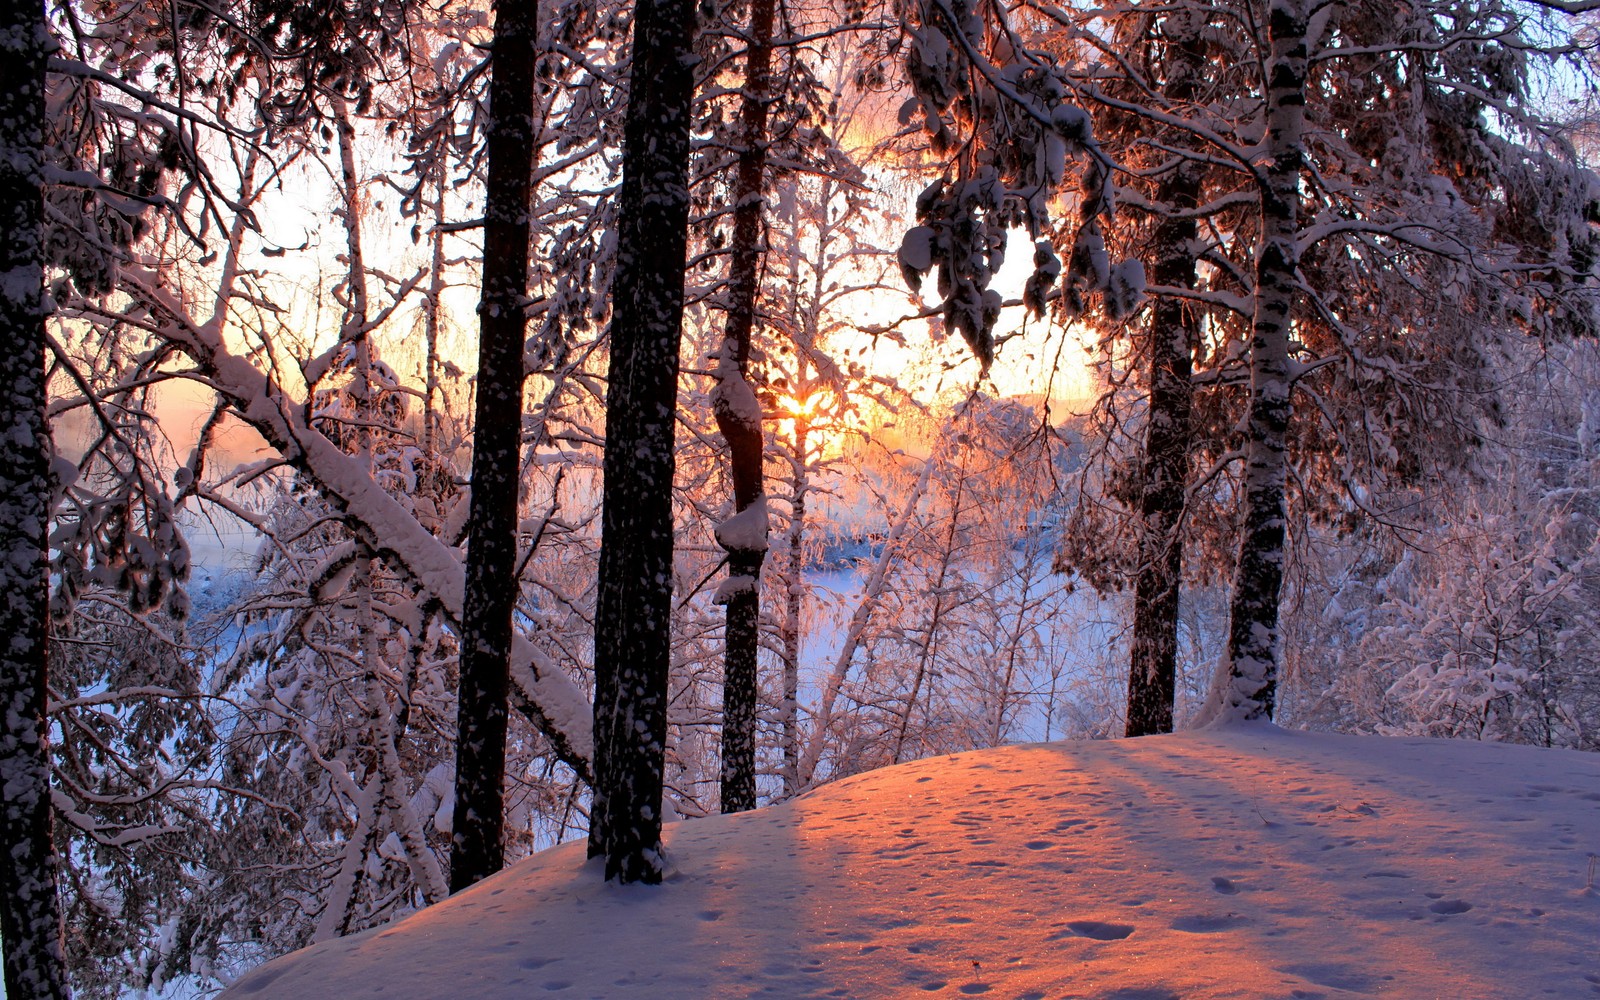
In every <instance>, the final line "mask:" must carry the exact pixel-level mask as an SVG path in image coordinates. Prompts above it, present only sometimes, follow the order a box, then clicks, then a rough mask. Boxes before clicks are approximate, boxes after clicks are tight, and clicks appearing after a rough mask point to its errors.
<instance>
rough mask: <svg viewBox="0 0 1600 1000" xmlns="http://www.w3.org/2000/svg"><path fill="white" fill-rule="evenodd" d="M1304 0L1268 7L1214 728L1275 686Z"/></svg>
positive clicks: (1249, 712) (1261, 712)
mask: <svg viewBox="0 0 1600 1000" xmlns="http://www.w3.org/2000/svg"><path fill="white" fill-rule="evenodd" d="M1307 12H1308V3H1307V0H1273V2H1272V5H1271V7H1270V9H1269V12H1268V31H1269V33H1270V35H1269V37H1270V38H1271V42H1272V50H1271V54H1270V56H1269V58H1268V60H1267V64H1266V74H1267V152H1268V154H1269V155H1270V156H1271V162H1270V163H1269V164H1268V166H1267V171H1266V176H1265V178H1264V181H1263V183H1262V184H1261V250H1260V253H1259V256H1258V257H1257V258H1256V306H1255V322H1254V330H1253V335H1252V337H1251V341H1250V409H1249V414H1248V417H1247V421H1248V423H1247V437H1246V442H1245V513H1244V525H1243V528H1242V532H1241V536H1240V540H1239V561H1238V564H1237V566H1236V567H1235V570H1234V578H1233V595H1232V603H1231V607H1230V608H1229V621H1228V662H1227V671H1228V675H1227V678H1226V684H1225V686H1224V688H1223V690H1222V692H1221V702H1220V704H1218V705H1216V706H1215V708H1216V710H1217V711H1218V712H1219V713H1220V714H1218V715H1217V716H1216V718H1217V721H1223V722H1227V721H1244V720H1251V719H1262V718H1266V719H1270V718H1271V717H1272V710H1273V706H1274V702H1275V701H1276V697H1277V683H1278V604H1279V599H1280V590H1281V588H1282V586H1283V562H1284V542H1285V537H1286V533H1285V528H1286V524H1287V520H1288V516H1287V509H1286V506H1285V501H1284V483H1285V481H1286V477H1287V462H1288V459H1287V446H1288V442H1287V438H1288V429H1289V413H1290V401H1289V391H1290V384H1289V337H1290V334H1291V329H1290V321H1291V315H1292V311H1293V306H1294V290H1295V281H1296V271H1297V270H1298V268H1299V249H1298V245H1297V240H1298V237H1299V225H1298V223H1299V204H1298V202H1299V197H1300V172H1301V167H1302V164H1303V162H1304V151H1303V149H1302V134H1303V132H1304V128H1305V80H1306V64H1307V58H1306V50H1307V45H1308V41H1309V40H1308V39H1307V37H1306V32H1307V19H1308V13H1307Z"/></svg>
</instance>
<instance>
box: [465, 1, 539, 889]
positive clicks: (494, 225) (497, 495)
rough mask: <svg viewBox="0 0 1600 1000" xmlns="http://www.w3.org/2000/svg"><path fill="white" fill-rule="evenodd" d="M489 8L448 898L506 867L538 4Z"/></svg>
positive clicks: (499, 3)
mask: <svg viewBox="0 0 1600 1000" xmlns="http://www.w3.org/2000/svg"><path fill="white" fill-rule="evenodd" d="M494 9H495V23H494V56H493V59H494V61H493V72H494V76H493V79H492V80H491V82H490V90H489V113H490V116H491V119H490V125H489V133H488V154H489V180H488V191H487V203H486V205H485V210H484V232H483V296H482V302H481V303H480V305H479V307H478V323H479V335H478V388H477V407H476V411H475V415H474V422H473V445H472V510H471V522H470V523H471V534H470V536H469V540H468V542H467V567H466V570H467V572H466V576H467V579H466V588H467V589H466V601H465V606H464V608H463V613H462V623H461V693H460V702H459V710H458V716H457V735H456V803H455V818H454V827H453V829H454V836H453V838H452V839H451V843H450V891H451V892H459V891H460V890H462V889H465V888H466V887H467V886H469V885H472V884H473V883H474V882H477V881H479V880H480V879H483V878H486V877H487V876H489V875H493V874H494V873H495V872H497V871H499V870H500V868H501V867H502V866H503V865H504V863H505V853H504V847H503V844H502V840H501V833H502V826H503V824H504V808H503V803H502V796H503V788H502V786H503V784H504V781H505V767H506V698H507V693H508V690H509V687H510V666H509V664H510V658H511V611H512V607H513V606H514V605H515V603H516V598H517V587H516V583H515V580H514V578H515V576H516V556H517V493H518V485H519V483H520V481H521V477H520V475H519V470H520V468H521V464H520V452H521V448H520V443H521V433H522V382H523V374H524V373H523V360H522V353H523V340H524V335H525V331H526V327H527V319H526V313H525V311H524V306H525V300H526V298H527V292H528V213H529V202H530V198H531V194H532V192H531V183H532V175H533V156H534V139H535V136H534V123H533V114H534V79H533V66H534V56H535V43H536V42H537V39H538V5H537V4H536V3H534V2H532V0H497V2H496V3H495V5H494Z"/></svg>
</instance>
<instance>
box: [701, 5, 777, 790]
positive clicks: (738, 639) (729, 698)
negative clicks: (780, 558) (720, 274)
mask: <svg viewBox="0 0 1600 1000" xmlns="http://www.w3.org/2000/svg"><path fill="white" fill-rule="evenodd" d="M774 6H775V2H774V0H753V2H752V3H751V7H750V50H749V53H748V54H747V56H746V58H745V74H744V75H745V89H744V98H743V101H742V103H741V107H740V123H741V132H742V135H741V138H740V142H741V148H740V150H739V164H738V176H737V178H736V179H735V183H734V190H733V198H734V206H733V246H732V251H733V262H732V266H731V268H730V275H729V282H728V284H729V299H730V301H729V305H728V326H727V331H726V336H725V338H724V343H723V345H722V360H721V363H720V364H719V365H718V368H717V377H718V383H717V387H716V390H715V392H714V393H713V394H712V411H713V412H714V413H715V415H716V418H717V430H719V431H721V432H722V436H723V437H724V438H725V439H726V440H727V442H728V450H729V471H730V472H731V474H732V477H733V499H734V511H735V514H736V515H738V514H744V513H745V512H746V511H750V510H751V508H752V507H754V506H756V505H757V504H758V503H760V507H759V510H758V511H753V512H752V513H753V514H755V513H759V514H760V515H761V517H762V519H763V520H764V519H765V511H766V506H765V504H764V502H763V501H764V500H765V493H764V490H763V487H762V481H761V461H762V455H763V447H762V439H761V412H760V409H759V407H757V406H756V397H755V393H754V391H753V390H752V389H751V388H750V382H749V378H748V376H749V372H750V339H751V333H752V331H753V330H754V328H755V321H756V299H757V293H758V292H759V290H760V280H759V279H760V269H761V258H762V251H763V249H764V247H763V246H762V238H761V193H762V185H763V181H764V179H765V177H766V171H767V105H768V96H769V95H768V92H769V90H770V89H771V86H772V21H773V8H774ZM752 536H753V533H752V532H749V531H744V532H741V533H740V536H739V538H738V540H737V541H735V542H734V543H732V544H728V543H725V545H726V547H727V549H728V577H729V582H728V585H727V589H726V590H725V591H724V593H723V598H724V600H725V601H726V605H727V609H726V610H727V626H726V628H725V629H724V631H723V682H722V811H723V812H725V813H727V812H741V811H743V810H745V809H754V808H755V807H756V702H757V695H758V693H759V684H758V678H757V674H756V651H757V649H758V648H759V643H760V638H761V563H762V561H763V560H764V559H765V558H766V555H767V549H766V544H765V531H764V528H763V531H762V533H761V536H760V537H761V538H762V540H763V541H762V544H761V545H759V546H756V545H750V544H747V541H748V540H749V539H750V538H751V537H752Z"/></svg>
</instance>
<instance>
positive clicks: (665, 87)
mask: <svg viewBox="0 0 1600 1000" xmlns="http://www.w3.org/2000/svg"><path fill="white" fill-rule="evenodd" d="M694 26H695V6H694V0H640V2H639V3H638V4H637V5H636V6H635V8H634V21H633V66H632V70H631V75H630V81H629V100H628V113H627V120H626V123H625V126H624V130H623V153H622V192H621V200H620V204H619V215H618V221H617V228H618V240H617V267H616V275H615V277H614V279H613V282H612V300H613V305H612V314H611V366H610V373H609V382H608V389H607V394H606V455H605V497H604V500H603V501H602V509H601V518H600V519H601V538H600V595H599V607H598V609H597V613H596V616H595V651H594V670H595V701H594V734H595V759H594V764H595V793H594V801H593V805H592V807H591V811H590V836H589V853H590V854H591V855H596V854H603V855H604V856H605V859H606V862H605V874H606V878H607V879H617V880H619V881H622V882H652V883H653V882H660V881H661V875H662V870H661V856H660V844H661V793H662V785H663V767H664V764H665V760H666V740H667V673H668V667H669V664H670V661H671V635H670V631H669V627H670V622H671V611H672V477H673V472H674V467H675V465H676V462H675V457H676V456H675V455H674V454H673V450H672V449H673V430H674V422H675V420H676V417H677V406H678V350H679V346H680V344H681V341H682V334H683V331H682V321H683V270H684V263H685V258H686V253H687V248H688V225H689V185H688V174H689V102H690V98H691V96H692V93H693V85H694V80H693V75H692V72H691V64H692V48H691V46H692V42H693V38H694Z"/></svg>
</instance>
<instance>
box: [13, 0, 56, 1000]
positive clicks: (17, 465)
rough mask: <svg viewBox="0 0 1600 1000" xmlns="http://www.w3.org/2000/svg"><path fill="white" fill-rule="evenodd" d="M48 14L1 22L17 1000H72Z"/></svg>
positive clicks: (35, 8)
mask: <svg viewBox="0 0 1600 1000" xmlns="http://www.w3.org/2000/svg"><path fill="white" fill-rule="evenodd" d="M46 51H47V47H46V33H45V24H44V10H43V8H42V7H41V6H40V5H39V4H37V3H30V2H27V0H9V2H7V3H6V4H5V5H4V7H3V11H0V234H3V235H0V343H3V344H5V350H3V351H0V593H4V594H5V595H6V597H5V600H4V601H0V636H4V638H5V641H4V643H0V785H3V786H4V788H5V795H4V796H3V797H0V857H3V858H4V860H3V861H0V942H3V945H4V948H5V992H6V995H7V996H10V997H13V998H15V1000H58V998H65V997H67V996H68V995H69V991H68V989H67V983H66V969H65V965H64V962H63V950H62V942H61V909H60V902H59V900H58V898H57V895H56V891H57V890H56V881H57V876H56V869H57V865H56V856H55V851H54V849H53V847H52V844H51V833H50V826H51V813H50V754H49V747H48V746H47V744H46V742H45V740H46V736H47V733H48V728H47V725H46V722H45V698H46V692H47V690H48V688H47V683H46V678H47V670H48V660H47V658H46V648H45V634H46V623H47V622H48V620H49V614H50V573H49V560H48V557H47V552H48V543H47V540H46V538H47V531H48V525H49V521H50V465H49V462H50V446H49V428H48V427H46V425H45V420H44V405H45V368H44V357H45V340H44V322H45V315H46V306H45V301H44V198H43V194H42V192H41V183H42V178H41V166H42V164H41V160H42V154H43V144H44V136H43V133H42V131H41V129H42V126H43V124H44V120H45V103H44V67H45V52H46Z"/></svg>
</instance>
